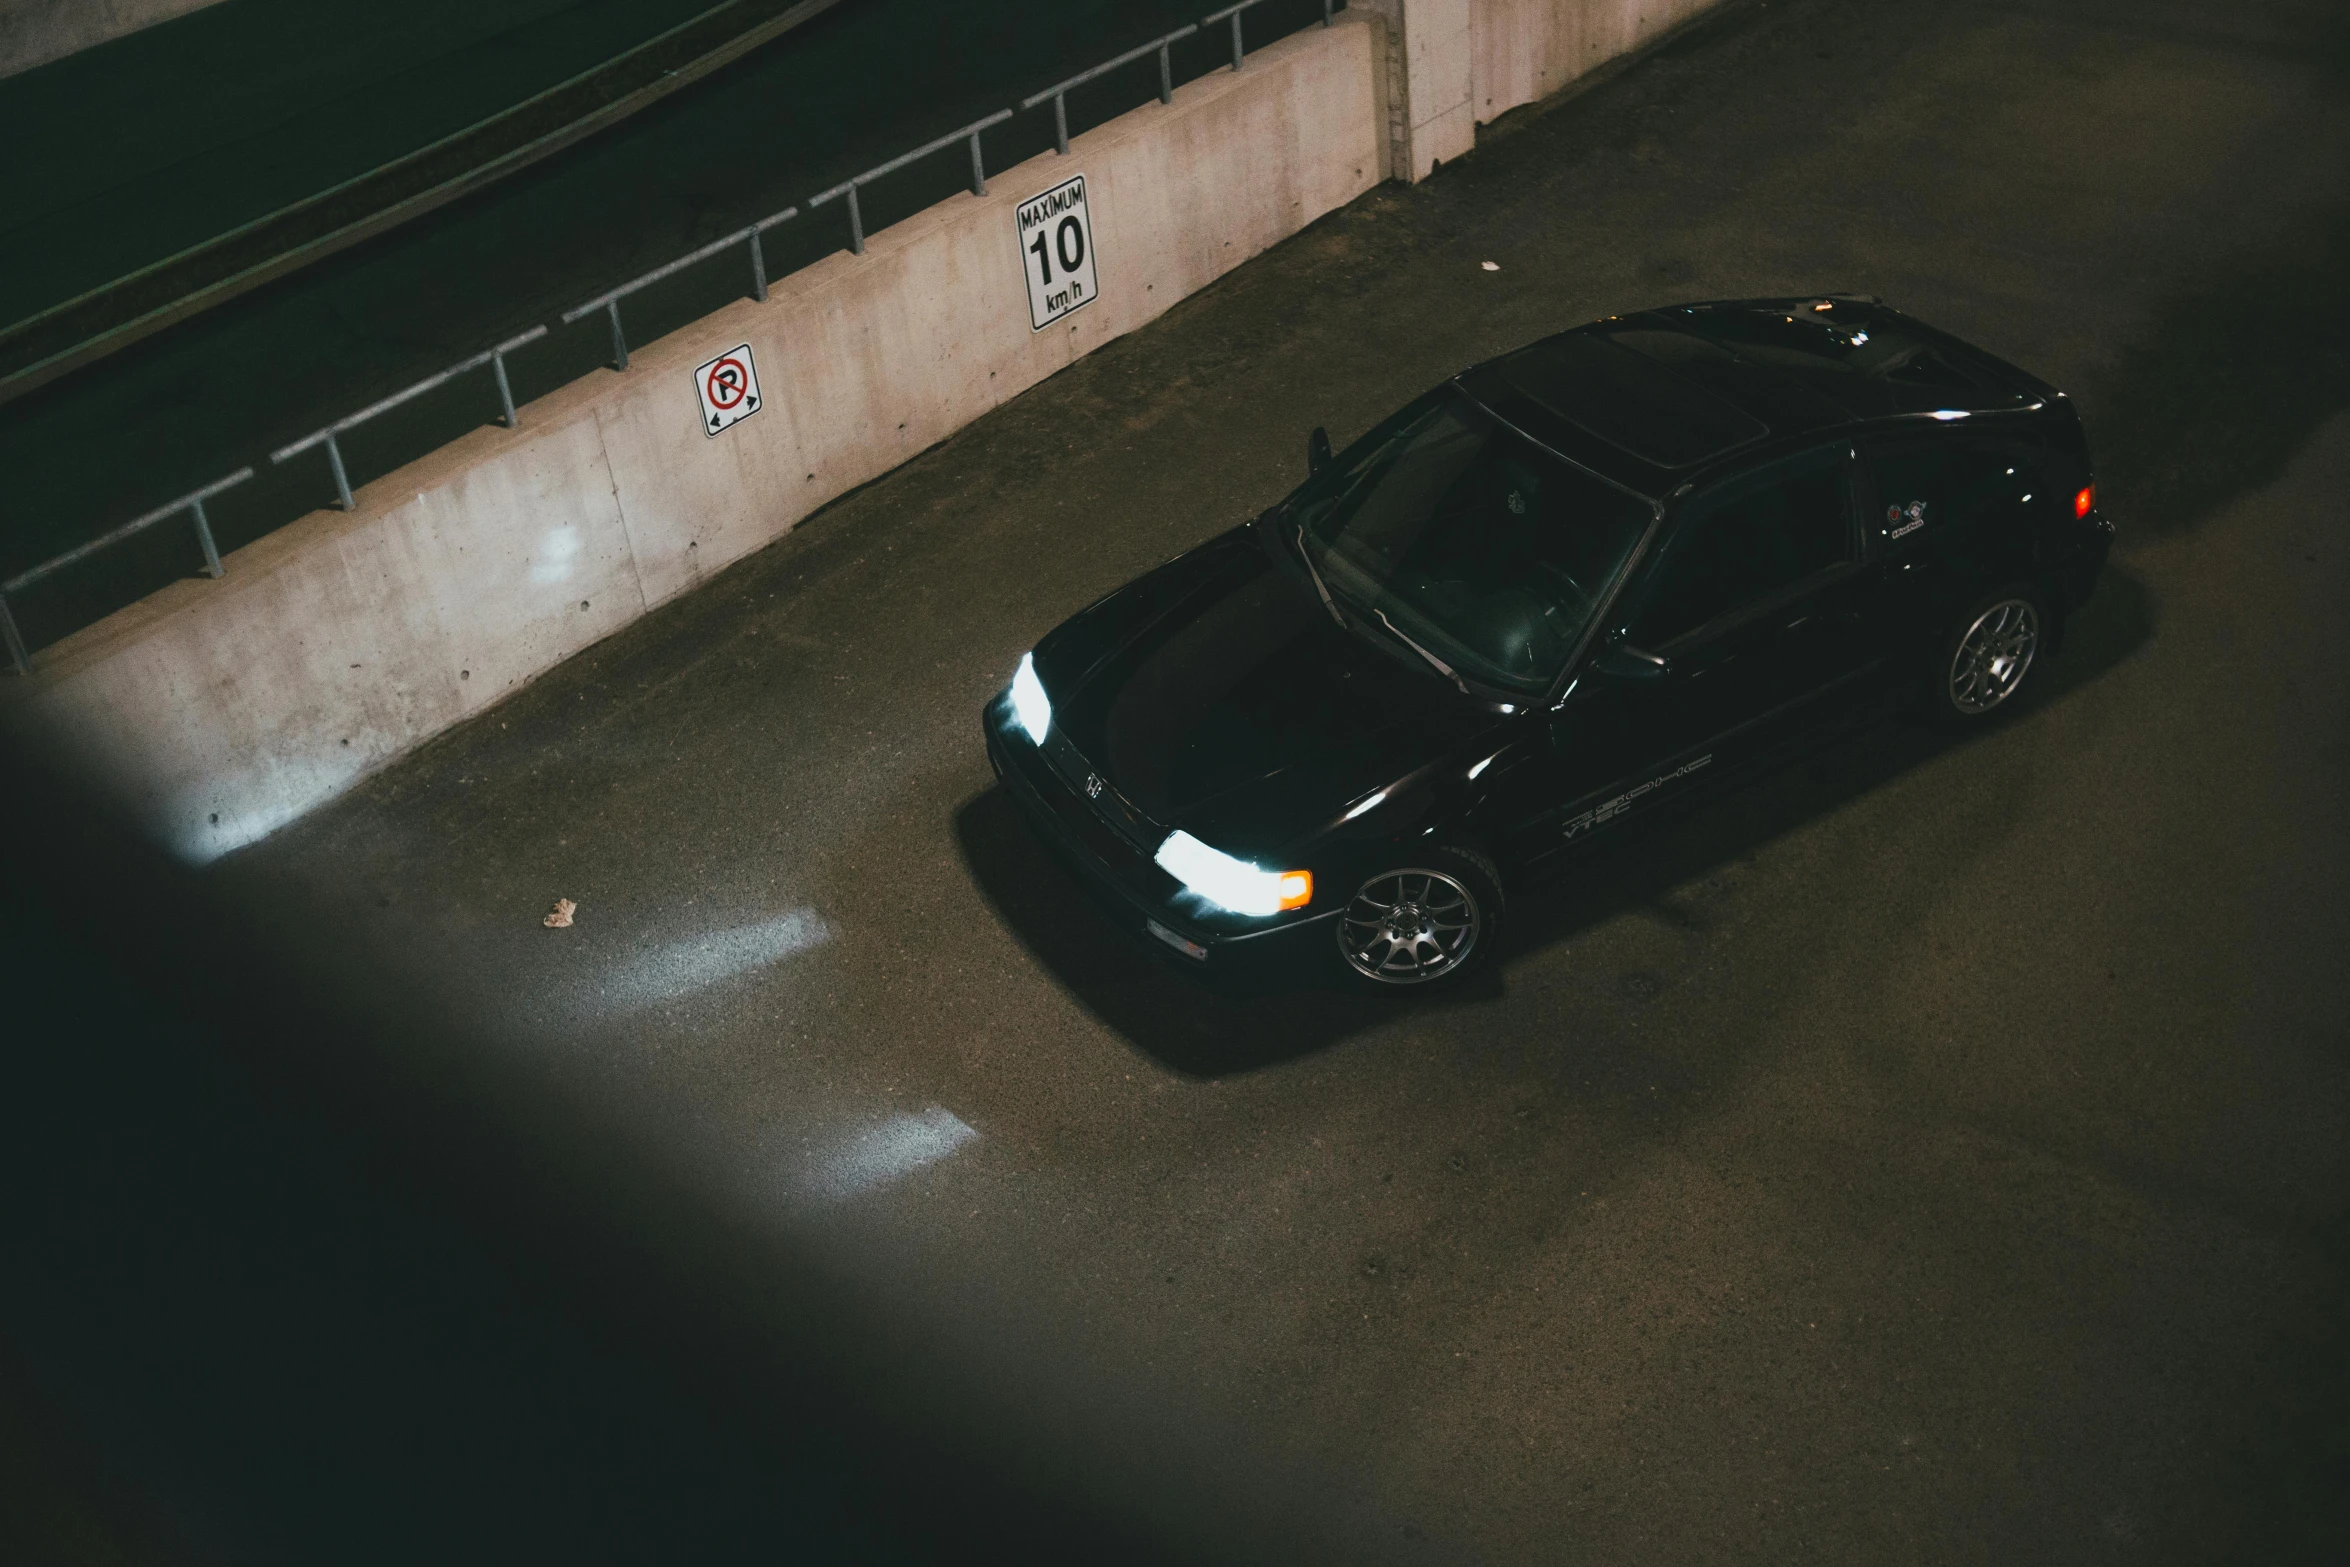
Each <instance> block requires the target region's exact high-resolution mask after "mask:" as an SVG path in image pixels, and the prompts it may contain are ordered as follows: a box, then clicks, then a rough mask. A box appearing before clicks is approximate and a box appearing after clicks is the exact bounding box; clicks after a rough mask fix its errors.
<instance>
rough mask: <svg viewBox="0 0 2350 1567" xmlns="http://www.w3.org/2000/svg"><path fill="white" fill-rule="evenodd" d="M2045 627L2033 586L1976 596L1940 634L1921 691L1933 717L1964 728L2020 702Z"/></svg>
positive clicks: (2040, 602)
mask: <svg viewBox="0 0 2350 1567" xmlns="http://www.w3.org/2000/svg"><path fill="white" fill-rule="evenodd" d="M2048 629H2049V626H2048V612H2047V608H2046V604H2045V601H2044V600H2043V598H2042V597H2041V594H2040V592H2039V590H2038V589H2037V588H2033V587H2029V586H2026V585H2023V584H2020V583H2019V584H2017V585H2015V586H2012V587H2007V588H2002V589H2000V590H1999V591H1998V592H1996V593H1991V594H1987V595H1985V596H1984V597H1983V598H1981V599H1978V600H1977V601H1976V602H1975V603H1974V604H1973V605H1972V606H1971V607H1970V608H1969V609H1968V610H1967V611H1966V613H1964V614H1963V615H1960V616H1959V617H1958V619H1957V620H1956V621H1955V622H1954V623H1953V624H1952V626H1951V629H1950V631H1949V633H1948V634H1947V635H1946V636H1944V637H1943V639H1942V644H1941V650H1940V653H1939V655H1938V656H1937V657H1936V659H1935V661H1934V668H1933V672H1932V675H1931V678H1930V680H1929V683H1928V686H1927V693H1926V701H1927V705H1928V707H1929V709H1930V710H1931V712H1932V713H1933V716H1934V718H1935V719H1936V720H1937V721H1939V722H1941V723H1943V724H1945V725H1947V726H1949V727H1951V728H1956V729H1967V728H1973V727H1976V726H1978V725H1981V724H1984V723H1988V722H1990V721H1991V720H1992V719H1993V718H1994V717H1997V716H1999V715H2001V714H2004V713H2008V712H2012V711H2014V710H2015V709H2016V708H2017V707H2020V706H2021V705H2022V701H2021V698H2022V696H2023V694H2024V690H2025V687H2026V685H2027V683H2028V682H2029V681H2030V679H2031V677H2032V673H2033V671H2034V670H2035V669H2037V668H2038V667H2039V664H2040V659H2041V654H2042V652H2043V651H2044V647H2045V642H2046V638H2047V635H2048Z"/></svg>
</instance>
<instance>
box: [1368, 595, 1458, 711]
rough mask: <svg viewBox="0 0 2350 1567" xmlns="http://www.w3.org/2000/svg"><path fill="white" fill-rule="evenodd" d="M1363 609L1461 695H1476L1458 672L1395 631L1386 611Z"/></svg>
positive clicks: (1373, 605)
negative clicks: (1451, 684)
mask: <svg viewBox="0 0 2350 1567" xmlns="http://www.w3.org/2000/svg"><path fill="white" fill-rule="evenodd" d="M1364 608H1366V609H1368V610H1369V611H1370V612H1371V613H1372V614H1373V615H1374V616H1375V617H1377V619H1378V621H1379V624H1381V625H1382V626H1385V627H1386V628H1387V634H1388V635H1389V636H1391V637H1393V638H1395V640H1396V641H1398V642H1401V643H1402V644H1403V645H1404V646H1405V647H1408V648H1410V649H1411V650H1412V651H1413V652H1415V653H1417V654H1419V655H1420V656H1421V657H1422V658H1424V659H1426V660H1427V661H1428V662H1429V664H1430V665H1431V666H1433V667H1434V668H1435V670H1436V672H1437V673H1438V674H1440V675H1442V676H1444V678H1445V679H1447V680H1449V681H1451V682H1452V683H1453V684H1454V685H1456V686H1459V687H1460V688H1461V695H1463V696H1470V697H1473V696H1475V695H1476V694H1477V693H1476V692H1474V691H1472V690H1470V689H1469V683H1468V682H1467V681H1466V680H1463V679H1462V678H1461V676H1460V671H1458V670H1456V669H1454V668H1453V667H1452V666H1451V665H1450V664H1448V663H1446V662H1445V661H1444V660H1443V659H1441V658H1438V657H1437V656H1436V655H1435V654H1433V653H1431V652H1429V651H1428V650H1427V649H1426V648H1424V647H1422V646H1420V644H1419V643H1417V642H1414V641H1413V640H1412V639H1411V638H1410V637H1407V636H1405V635H1404V634H1403V633H1402V632H1400V631H1398V630H1396V629H1395V622H1394V621H1392V620H1389V619H1388V618H1387V611H1385V610H1383V609H1381V608H1380V607H1379V606H1378V605H1376V604H1367V605H1365V606H1364Z"/></svg>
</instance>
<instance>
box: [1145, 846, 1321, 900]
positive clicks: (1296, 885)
mask: <svg viewBox="0 0 2350 1567" xmlns="http://www.w3.org/2000/svg"><path fill="white" fill-rule="evenodd" d="M1155 858H1156V859H1157V860H1158V862H1159V869H1161V870H1163V871H1165V872H1166V873H1167V874H1168V875H1170V876H1172V877H1174V878H1175V879H1176V880H1177V881H1179V882H1181V883H1183V885H1184V887H1185V889H1186V890H1188V891H1191V892H1195V893H1198V894H1199V895H1200V896H1201V897H1203V898H1205V899H1207V900H1208V901H1209V902H1210V903H1213V904H1217V905H1219V906H1221V907H1223V908H1227V909H1230V910H1231V911H1232V912H1233V913H1235V914H1278V913H1280V912H1281V911H1282V910H1283V909H1302V908H1304V907H1305V906H1306V905H1307V904H1308V903H1311V902H1312V901H1313V899H1314V873H1313V872H1312V871H1268V870H1260V869H1258V868H1257V867H1256V866H1254V865H1251V864H1249V862H1248V861H1246V860H1238V859H1234V858H1233V857H1232V856H1231V855H1229V854H1226V853H1224V852H1223V851H1222V850H1220V849H1211V848H1209V847H1208V846H1207V845H1206V844H1204V843H1202V842H1200V841H1199V840H1198V839H1197V838H1194V837H1193V836H1192V835H1191V834H1189V833H1187V832H1173V833H1169V834H1168V835H1167V841H1166V842H1165V843H1162V844H1160V845H1159V852H1158V854H1157V855H1156V856H1155Z"/></svg>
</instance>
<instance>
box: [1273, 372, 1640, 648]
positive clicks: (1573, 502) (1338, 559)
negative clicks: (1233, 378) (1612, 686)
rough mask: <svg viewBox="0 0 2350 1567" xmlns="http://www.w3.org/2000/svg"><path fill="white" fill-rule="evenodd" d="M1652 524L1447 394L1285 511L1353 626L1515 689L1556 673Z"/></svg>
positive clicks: (1355, 454) (1396, 424) (1622, 496)
mask: <svg viewBox="0 0 2350 1567" xmlns="http://www.w3.org/2000/svg"><path fill="white" fill-rule="evenodd" d="M1651 515H1652V513H1651V510H1650V508H1649V506H1648V504H1647V503H1646V502H1644V501H1640V500H1638V499H1635V498H1634V497H1633V496H1631V495H1628V494H1626V493H1625V492H1624V491H1622V490H1618V489H1616V488H1615V487H1613V486H1612V485H1609V484H1607V483H1605V482H1603V481H1602V480H1600V479H1598V478H1596V477H1594V476H1593V475H1591V474H1589V473H1586V472H1584V471H1583V470H1582V469H1580V468H1576V467H1574V466H1573V465H1571V464H1569V463H1566V462H1563V461H1561V460H1560V459H1559V458H1557V457H1555V456H1553V455H1552V454H1550V453H1549V452H1546V451H1543V450H1542V449H1541V448H1539V447H1537V446H1535V445H1534V444H1533V443H1532V442H1530V441H1528V440H1527V439H1526V438H1525V437H1524V436H1522V435H1520V434H1518V433H1517V432H1516V431H1515V430H1512V429H1511V428H1509V426H1507V425H1505V424H1503V423H1501V422H1500V421H1499V420H1497V419H1495V418H1494V417H1493V416H1492V415H1491V414H1489V413H1487V412H1486V411H1485V410H1484V409H1483V408H1481V407H1479V406H1478V405H1477V404H1476V403H1475V402H1474V401H1472V400H1471V399H1470V398H1469V397H1467V396H1466V395H1465V394H1463V393H1461V392H1460V391H1459V390H1458V389H1457V388H1447V389H1446V390H1445V391H1444V392H1442V393H1439V394H1438V395H1437V396H1436V397H1434V398H1433V399H1431V400H1430V401H1428V402H1426V403H1422V404H1418V405H1415V406H1414V407H1412V408H1410V409H1407V410H1405V412H1404V413H1403V414H1401V415H1399V416H1398V417H1397V418H1396V419H1394V420H1392V421H1390V422H1389V424H1388V425H1386V426H1385V427H1383V428H1382V429H1380V430H1377V431H1374V432H1373V433H1372V435H1371V436H1370V437H1368V438H1367V439H1365V440H1364V441H1363V442H1361V443H1360V444H1359V445H1358V446H1357V448H1356V449H1355V450H1353V451H1350V452H1348V453H1347V455H1346V458H1345V460H1344V461H1343V462H1342V463H1341V464H1340V465H1339V466H1337V467H1335V468H1333V469H1330V470H1329V471H1326V472H1324V473H1322V474H1321V475H1319V476H1317V477H1316V478H1315V479H1314V480H1313V481H1311V482H1310V483H1309V484H1308V485H1307V486H1306V487H1305V489H1304V490H1303V491H1302V492H1301V493H1300V497H1299V501H1298V505H1297V509H1296V512H1295V517H1296V520H1297V524H1298V527H1299V544H1300V547H1301V548H1302V549H1303V550H1304V551H1305V553H1306V556H1307V559H1308V560H1309V561H1311V562H1312V564H1313V565H1314V566H1315V567H1316V568H1317V569H1318V570H1319V571H1320V572H1321V575H1322V577H1323V579H1324V581H1325V582H1326V583H1327V585H1328V587H1329V590H1330V592H1331V594H1332V595H1333V596H1334V597H1335V598H1337V599H1338V600H1339V602H1340V603H1341V604H1342V605H1343V606H1344V607H1345V608H1346V609H1347V610H1348V611H1349V612H1350V618H1353V619H1358V620H1367V621H1369V622H1372V625H1371V627H1370V629H1372V630H1374V631H1376V630H1377V629H1379V627H1380V626H1381V625H1384V627H1385V629H1386V630H1387V631H1388V632H1389V633H1392V634H1393V635H1394V636H1395V637H1396V638H1397V639H1399V640H1402V641H1406V642H1408V643H1410V644H1415V645H1416V648H1417V651H1419V652H1420V653H1421V655H1422V656H1423V657H1426V656H1429V655H1433V656H1434V658H1435V659H1436V660H1440V661H1441V662H1442V663H1444V664H1445V665H1448V666H1450V667H1451V668H1452V669H1454V670H1456V671H1458V672H1459V674H1460V675H1462V676H1464V677H1466V678H1467V679H1469V680H1473V681H1476V682H1478V683H1479V684H1482V685H1486V686H1491V687H1498V688H1501V689H1504V690H1509V691H1518V692H1530V691H1539V690H1541V689H1543V688H1545V687H1547V686H1548V685H1549V684H1550V683H1551V682H1552V681H1553V680H1555V679H1556V678H1557V677H1558V674H1559V671H1560V670H1561V669H1562V668H1563V667H1564V666H1565V664H1566V661H1567V659H1568V657H1569V656H1570V655H1571V654H1572V653H1573V652H1574V650H1575V644H1576V643H1577V641H1579V640H1580V639H1581V637H1582V635H1583V632H1584V629H1585V628H1586V627H1587V626H1588V625H1589V624H1590V621H1591V617H1592V615H1593V614H1595V613H1596V612H1597V610H1598V608H1599V605H1600V603H1601V601H1602V600H1603V599H1604V598H1605V597H1606V595H1607V591H1608V588H1609V586H1610V585H1611V584H1612V583H1613V582H1614V581H1615V578H1616V575H1617V573H1619V572H1620V571H1622V570H1623V568H1624V563H1625V561H1626V560H1627V559H1629V558H1630V556H1631V553H1632V549H1633V547H1634V546H1635V545H1636V544H1637V543H1638V542H1639V540H1640V536H1641V534H1642V533H1643V532H1644V531H1646V529H1647V527H1648V524H1649V520H1650V517H1651Z"/></svg>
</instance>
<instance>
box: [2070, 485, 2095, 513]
mask: <svg viewBox="0 0 2350 1567" xmlns="http://www.w3.org/2000/svg"><path fill="white" fill-rule="evenodd" d="M2096 504H2097V486H2096V485H2094V484H2084V485H2082V486H2081V493H2080V494H2078V495H2076V496H2074V497H2073V515H2074V516H2076V517H2086V516H2088V515H2089V508H2090V507H2092V506H2094V505H2096Z"/></svg>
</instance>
